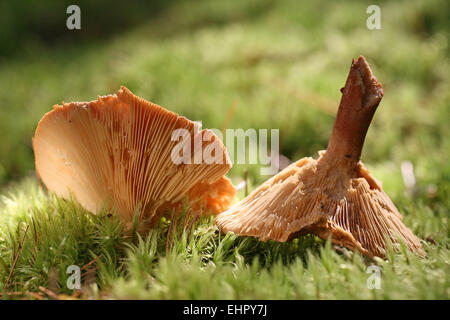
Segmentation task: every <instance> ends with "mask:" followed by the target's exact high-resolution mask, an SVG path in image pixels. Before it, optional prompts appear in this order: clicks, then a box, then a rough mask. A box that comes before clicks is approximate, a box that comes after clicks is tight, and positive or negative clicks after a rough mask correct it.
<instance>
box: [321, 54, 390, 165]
mask: <svg viewBox="0 0 450 320" xmlns="http://www.w3.org/2000/svg"><path fill="white" fill-rule="evenodd" d="M341 92H342V98H341V103H340V105H339V110H338V113H337V116H336V121H335V122H334V127H333V131H332V133H331V137H330V141H329V143H328V148H327V156H332V157H334V158H341V159H342V158H344V157H345V158H348V159H351V160H352V163H357V162H358V161H359V159H360V156H361V150H362V147H363V144H364V139H365V137H366V133H367V129H368V128H369V125H370V122H371V121H372V117H373V115H374V113H375V110H376V109H377V107H378V104H379V103H380V101H381V98H382V97H383V88H382V86H381V83H379V82H378V80H377V78H376V77H375V76H374V75H373V73H372V70H370V67H369V65H368V63H367V61H366V59H365V58H364V57H363V56H359V57H358V60H355V59H353V61H352V66H351V68H350V72H349V74H348V77H347V81H346V83H345V87H344V88H342V89H341Z"/></svg>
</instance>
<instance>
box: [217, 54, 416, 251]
mask: <svg viewBox="0 0 450 320" xmlns="http://www.w3.org/2000/svg"><path fill="white" fill-rule="evenodd" d="M342 92H343V97H342V100H341V104H340V107H339V111H338V116H337V119H336V122H335V126H334V129H333V133H332V136H331V138H330V143H329V145H328V148H327V151H321V152H320V156H319V158H318V159H317V160H315V159H313V158H303V159H301V160H299V161H297V162H295V163H293V164H291V165H290V166H289V167H287V168H286V169H284V170H283V171H281V172H280V173H278V174H277V175H275V176H274V177H272V178H271V179H269V180H268V181H266V182H265V183H264V184H263V185H261V186H260V187H259V188H257V189H256V190H255V191H254V192H252V193H251V194H250V195H249V196H248V197H246V198H245V199H243V200H242V201H241V202H239V203H237V204H236V205H234V206H232V207H231V208H230V209H228V210H227V211H225V212H223V213H221V214H219V215H218V216H217V217H216V220H215V221H216V223H217V224H218V225H219V226H220V227H221V229H222V230H223V231H224V232H228V231H232V232H235V233H237V234H239V235H245V236H254V237H258V238H259V239H260V240H262V241H266V240H268V239H272V240H276V241H282V242H284V241H287V240H289V239H291V238H293V237H295V236H297V235H301V234H307V233H313V234H315V235H317V236H319V237H321V238H322V239H327V238H328V237H329V236H331V237H332V241H333V242H334V243H336V244H339V245H343V246H346V247H349V248H351V249H355V250H359V251H360V252H362V253H363V254H365V255H367V256H369V257H372V256H381V257H382V256H384V254H385V250H386V239H390V240H391V241H393V242H397V240H398V239H400V240H401V241H403V242H404V243H405V244H406V245H407V246H408V248H410V249H411V250H413V251H415V252H417V253H419V254H420V255H424V252H423V250H422V248H421V245H420V242H419V239H418V238H417V237H416V236H415V235H414V234H413V233H412V232H411V231H410V230H409V229H408V228H407V227H406V226H405V225H404V224H403V223H402V221H401V219H402V217H401V215H400V213H399V212H398V211H397V209H396V208H395V206H394V204H393V203H392V201H391V200H390V199H389V197H388V196H387V195H386V193H384V191H383V189H382V188H381V183H380V182H379V181H377V180H375V179H374V178H373V177H372V176H371V175H370V173H369V172H368V170H367V169H366V168H365V167H364V166H363V164H362V163H361V162H360V161H359V157H360V154H361V148H362V145H363V142H364V137H365V134H366V131H367V129H368V127H369V124H370V121H371V119H372V116H373V114H374V112H375V109H376V107H377V106H378V104H379V102H380V100H381V98H382V96H383V91H382V88H381V84H380V83H379V82H378V81H377V79H376V78H375V77H374V76H373V74H372V72H371V70H370V68H369V66H368V64H367V62H366V61H365V59H364V58H363V57H359V59H358V60H354V61H353V63H352V67H351V69H350V73H349V76H348V79H347V83H346V86H345V88H344V89H343V90H342Z"/></svg>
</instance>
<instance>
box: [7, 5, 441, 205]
mask: <svg viewBox="0 0 450 320" xmlns="http://www.w3.org/2000/svg"><path fill="white" fill-rule="evenodd" d="M71 4H77V5H78V6H79V7H80V9H81V29H80V30H68V29H67V27H66V19H67V18H68V17H69V14H67V13H66V8H67V7H68V6H69V5H71ZM371 4H372V3H371V2H369V1H339V2H337V1H293V0H292V1H289V0H287V1H268V0H240V1H211V0H209V1H201V0H193V1H175V0H170V1H163V0H158V1H147V2H143V1H134V0H128V1H106V0H100V1H56V0H55V1H24V0H19V1H17V0H6V1H2V2H1V3H0V12H1V19H0V40H1V46H0V88H1V90H0V138H1V143H0V188H1V191H0V193H3V192H7V189H8V187H9V186H10V184H11V183H16V182H18V181H21V180H22V179H23V178H24V177H26V176H33V175H34V157H33V150H32V146H31V139H32V137H33V135H34V130H35V129H36V126H37V123H38V121H39V120H40V118H41V117H42V116H43V115H44V113H45V112H48V111H50V110H51V109H52V106H53V105H54V104H59V103H61V102H62V101H66V102H69V101H89V100H94V99H96V98H97V96H98V95H106V94H111V93H115V92H117V90H118V89H119V87H120V86H121V85H124V86H126V87H128V88H129V89H130V90H131V91H133V92H134V93H135V94H136V95H138V96H141V97H143V98H145V99H147V100H150V101H152V102H154V103H157V104H159V105H162V106H164V107H166V108H168V109H170V110H172V111H175V112H177V113H180V114H181V115H184V116H186V117H188V118H189V119H192V120H200V119H201V120H202V121H203V126H204V127H207V128H218V129H222V128H224V126H226V127H227V128H231V129H232V128H243V129H244V130H246V129H248V128H256V129H258V128H267V129H271V128H275V129H277V128H279V130H280V153H281V154H282V155H283V156H285V157H286V158H287V159H290V160H291V161H295V160H297V159H299V158H301V157H305V156H314V157H316V156H317V151H319V150H322V149H325V148H326V146H327V142H328V138H329V135H330V133H331V129H332V126H333V122H334V118H335V114H336V111H337V107H338V104H339V99H340V91H339V89H340V88H341V87H342V86H343V85H344V83H345V79H346V76H347V72H348V69H349V67H350V63H351V60H352V58H354V57H357V56H358V55H364V56H366V58H367V60H368V61H369V63H370V64H371V66H372V69H373V70H374V73H375V75H376V76H377V77H378V79H379V80H380V82H382V84H383V86H384V93H385V96H384V99H383V101H382V103H381V105H380V107H379V108H378V111H377V113H376V115H375V118H374V121H373V123H372V126H371V128H370V129H369V132H368V134H367V138H366V143H365V147H364V149H363V155H362V160H363V161H364V162H365V164H366V166H368V167H369V169H370V170H371V172H372V173H373V174H374V175H375V176H376V177H377V178H378V179H380V180H382V181H383V182H384V188H385V190H386V191H387V192H388V194H390V195H391V197H393V198H394V200H397V201H399V199H401V197H403V196H404V195H405V191H406V192H408V193H407V195H408V196H409V197H416V198H420V199H421V201H424V202H426V203H427V204H428V205H431V206H434V205H438V204H439V203H440V204H441V205H442V204H443V205H444V206H446V207H447V208H448V207H449V200H448V199H449V198H450V197H449V196H450V192H449V191H450V166H449V165H448V161H449V159H448V151H449V150H450V143H449V139H448V138H449V135H450V130H449V119H450V93H449V88H450V76H449V75H450V62H449V34H450V19H449V18H450V2H449V1H446V0H442V1H439V0H432V1H415V0H413V1H395V2H393V1H389V2H388V1H386V2H384V1H382V2H378V5H379V6H380V9H381V27H382V29H380V30H369V29H368V28H367V26H366V20H367V18H368V17H369V16H370V14H368V13H367V12H366V10H367V7H368V6H369V5H371ZM405 161H406V163H408V164H409V163H410V164H412V170H409V169H408V170H407V171H408V172H409V174H411V172H412V174H413V175H414V178H415V183H414V184H413V185H412V186H410V187H409V189H408V188H405V183H404V181H403V179H404V175H405V172H404V173H403V175H402V170H401V167H402V163H403V164H405ZM408 161H409V162H408ZM403 167H404V168H405V166H403ZM407 168H411V166H410V165H408V166H407ZM244 170H248V182H249V184H250V185H251V186H255V185H257V184H259V183H261V182H262V181H263V180H265V179H267V177H264V176H260V175H259V169H258V166H257V165H247V166H244V165H237V166H235V167H234V168H233V169H232V170H231V172H230V174H229V175H230V176H231V178H232V179H233V182H234V183H235V184H238V183H239V182H240V181H242V179H243V176H244ZM251 186H250V187H251Z"/></svg>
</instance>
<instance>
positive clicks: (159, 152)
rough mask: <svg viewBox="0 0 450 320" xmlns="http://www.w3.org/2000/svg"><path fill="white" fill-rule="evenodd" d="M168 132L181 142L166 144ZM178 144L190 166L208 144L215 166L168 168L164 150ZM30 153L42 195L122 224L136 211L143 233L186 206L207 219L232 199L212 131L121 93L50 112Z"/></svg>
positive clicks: (171, 164)
mask: <svg viewBox="0 0 450 320" xmlns="http://www.w3.org/2000/svg"><path fill="white" fill-rule="evenodd" d="M176 129H184V130H185V131H184V132H186V133H187V135H186V136H184V137H182V138H180V139H179V140H176V139H173V138H172V132H173V131H174V130H176ZM205 136H207V138H208V139H204V137H205ZM197 138H199V139H200V140H199V141H201V143H200V150H199V148H198V147H194V146H195V143H194V140H195V139H197ZM180 143H181V144H182V146H183V149H182V150H186V151H190V152H191V153H192V154H191V155H190V159H191V160H192V159H194V157H196V155H197V154H198V152H203V151H205V149H206V148H209V149H211V146H212V144H214V145H213V147H214V148H213V150H214V151H213V153H217V152H218V157H216V158H219V159H220V158H221V161H216V162H214V163H209V164H207V163H205V162H203V161H202V162H201V163H199V164H197V163H196V162H194V160H192V161H191V162H190V163H189V162H182V163H176V162H174V161H173V158H172V150H173V148H174V147H175V146H176V145H177V144H180ZM184 147H185V148H184ZM33 149H34V154H35V165H36V171H37V174H38V177H39V178H40V179H41V180H42V181H43V183H44V184H45V186H46V187H47V188H48V189H49V190H50V191H53V192H54V193H56V194H57V195H58V196H60V197H63V198H66V199H68V198H70V197H74V198H75V199H76V200H77V201H78V202H79V203H80V204H81V205H82V206H83V207H84V208H86V209H87V210H89V211H91V212H93V213H97V212H98V211H99V210H100V209H101V208H103V207H104V206H106V208H108V209H109V210H115V211H116V212H117V214H119V216H120V217H121V218H123V219H124V220H125V221H126V222H127V223H131V221H133V218H134V214H135V212H136V210H137V214H138V218H139V219H138V220H139V221H140V222H143V223H144V224H145V225H146V227H151V226H153V225H154V224H155V223H156V222H157V221H158V219H159V218H160V217H161V215H162V214H164V213H165V212H166V211H167V210H169V209H170V208H174V207H179V206H180V205H181V204H182V203H183V201H185V199H186V198H187V199H188V203H189V205H190V206H192V207H195V208H196V209H197V210H198V212H200V211H202V212H208V213H212V214H215V213H218V212H220V211H223V210H225V209H227V208H228V207H229V205H230V203H231V201H232V198H233V197H234V195H235V193H236V191H235V189H234V187H233V186H232V184H231V182H230V180H229V179H228V178H226V177H225V176H224V175H225V174H226V173H227V172H228V170H229V169H230V168H231V161H230V160H229V158H228V155H227V152H226V149H225V146H224V145H223V144H222V142H221V141H220V140H219V139H218V138H217V136H216V135H215V134H214V133H213V132H212V131H210V130H202V131H200V130H199V125H198V124H197V123H195V122H193V121H190V120H188V119H186V118H184V117H181V116H179V115H177V114H176V113H173V112H171V111H168V110H166V109H164V108H163V107H160V106H158V105H156V104H153V103H151V102H148V101H146V100H144V99H141V98H139V97H137V96H135V95H133V94H132V93H131V92H130V91H129V90H128V89H127V88H125V87H121V89H120V90H119V92H118V93H117V95H116V94H114V95H107V96H103V97H99V99H98V100H97V101H91V102H71V103H64V104H63V105H62V106H61V105H56V106H54V108H53V110H52V111H50V112H48V113H47V114H45V115H44V117H43V118H42V119H41V121H40V122H39V124H38V127H37V129H36V133H35V136H34V138H33ZM216 156H217V155H216Z"/></svg>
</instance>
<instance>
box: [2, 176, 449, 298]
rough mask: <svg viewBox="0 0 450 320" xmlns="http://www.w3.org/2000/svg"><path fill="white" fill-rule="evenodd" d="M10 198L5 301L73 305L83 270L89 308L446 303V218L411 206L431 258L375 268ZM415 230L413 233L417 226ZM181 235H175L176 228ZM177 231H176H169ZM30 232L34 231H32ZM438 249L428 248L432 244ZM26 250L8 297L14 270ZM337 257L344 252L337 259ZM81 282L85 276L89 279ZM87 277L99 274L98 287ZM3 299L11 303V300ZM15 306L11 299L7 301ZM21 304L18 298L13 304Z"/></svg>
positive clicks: (42, 200)
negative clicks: (377, 282) (139, 302)
mask: <svg viewBox="0 0 450 320" xmlns="http://www.w3.org/2000/svg"><path fill="white" fill-rule="evenodd" d="M18 190H20V191H15V192H13V193H12V194H11V195H10V196H9V197H4V198H3V206H2V209H1V210H2V211H1V215H0V217H1V220H0V223H1V226H2V228H1V233H0V252H1V259H0V284H1V285H2V287H0V288H2V289H3V290H2V291H3V294H4V295H6V292H22V293H23V295H20V296H19V297H29V295H28V293H27V292H39V286H44V287H46V288H51V290H52V291H53V292H57V293H58V294H60V295H62V297H66V296H68V295H71V294H73V291H72V290H69V289H68V288H67V286H66V281H67V277H68V275H67V274H66V269H67V267H68V266H69V265H78V266H80V267H83V266H85V265H87V264H89V262H91V261H94V260H95V262H94V263H92V264H90V265H89V266H88V267H87V268H85V269H84V272H85V271H87V270H91V271H90V272H91V273H89V272H88V273H87V274H86V275H85V276H84V277H83V278H82V280H83V281H84V283H85V284H84V285H83V288H82V295H81V297H82V298H92V297H93V298H118V299H123V298H127V299H267V298H272V299H374V298H375V299H412V298H413V299H447V298H448V297H449V279H448V274H449V272H450V265H449V259H450V251H449V248H448V246H447V245H446V244H445V243H446V241H447V240H448V233H447V231H446V230H448V217H447V216H446V213H445V210H443V209H442V210H439V211H436V212H435V213H434V214H433V213H431V215H432V216H431V217H430V212H428V210H427V208H426V207H423V206H420V205H419V206H417V205H416V204H413V203H412V202H410V203H408V204H405V209H406V208H408V207H409V210H411V211H410V212H409V214H408V215H407V217H406V223H407V224H409V225H412V226H414V231H415V232H416V233H417V234H418V235H419V236H420V237H422V238H425V237H431V236H432V239H433V241H432V242H426V241H423V245H424V247H425V250H426V251H427V258H425V259H422V258H419V257H417V256H415V255H414V254H412V253H411V252H409V251H408V250H406V249H404V248H401V250H400V252H399V253H394V252H393V250H390V251H389V253H388V259H387V260H382V259H377V260H375V261H369V260H367V259H366V258H364V257H363V256H361V255H360V254H357V253H353V252H351V251H348V250H346V249H344V248H333V246H332V245H331V243H330V241H322V240H319V239H318V238H315V237H313V236H304V237H301V238H298V239H295V240H294V241H292V242H289V243H277V242H271V241H269V242H267V243H263V242H259V241H257V240H256V239H252V238H243V237H237V236H236V235H234V234H228V235H222V234H220V232H219V231H218V229H217V227H216V226H215V225H214V224H212V221H211V218H202V219H200V220H193V218H192V217H190V216H189V215H188V214H186V213H184V214H182V216H181V217H180V218H178V219H177V221H176V224H175V223H174V221H172V223H169V222H170V221H169V220H166V219H163V220H162V221H161V223H160V224H159V225H158V226H157V227H156V228H155V229H153V230H152V231H151V232H150V233H149V234H148V235H145V236H140V235H138V234H133V233H125V232H123V231H122V228H121V225H120V222H119V221H117V220H116V219H114V217H111V216H108V215H107V213H106V212H105V213H103V214H100V215H97V216H95V215H92V214H90V213H89V212H87V211H85V210H83V209H82V208H81V207H79V206H78V205H77V204H75V203H74V202H71V201H65V200H61V199H57V198H56V197H54V196H52V195H47V194H45V193H44V192H43V191H41V190H40V189H39V188H38V187H37V186H36V183H35V182H34V181H27V182H25V183H23V184H22V185H20V186H18ZM413 221H414V223H413ZM174 225H175V226H176V227H173V226H174ZM170 226H172V227H170ZM27 229H28V230H27ZM429 239H430V238H429ZM22 242H23V246H22V249H21V251H20V254H19V259H18V261H17V263H16V265H15V268H14V273H13V277H12V278H11V279H12V280H10V282H9V286H8V288H5V287H4V284H5V283H6V281H7V278H8V275H9V271H10V270H11V266H12V261H13V260H14V258H15V256H16V255H17V252H18V248H19V245H20V244H21V243H22ZM335 249H337V250H335ZM372 264H375V265H378V266H380V267H381V268H382V276H381V288H380V289H379V290H376V289H373V290H371V289H368V287H367V281H368V278H369V276H370V275H371V274H370V273H367V267H368V266H370V265H372ZM84 272H83V274H84ZM89 274H95V282H93V283H92V282H90V281H92V280H90V277H89ZM4 297H8V296H7V295H6V296H4ZM9 297H10V298H11V296H9ZM13 297H16V296H13Z"/></svg>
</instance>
